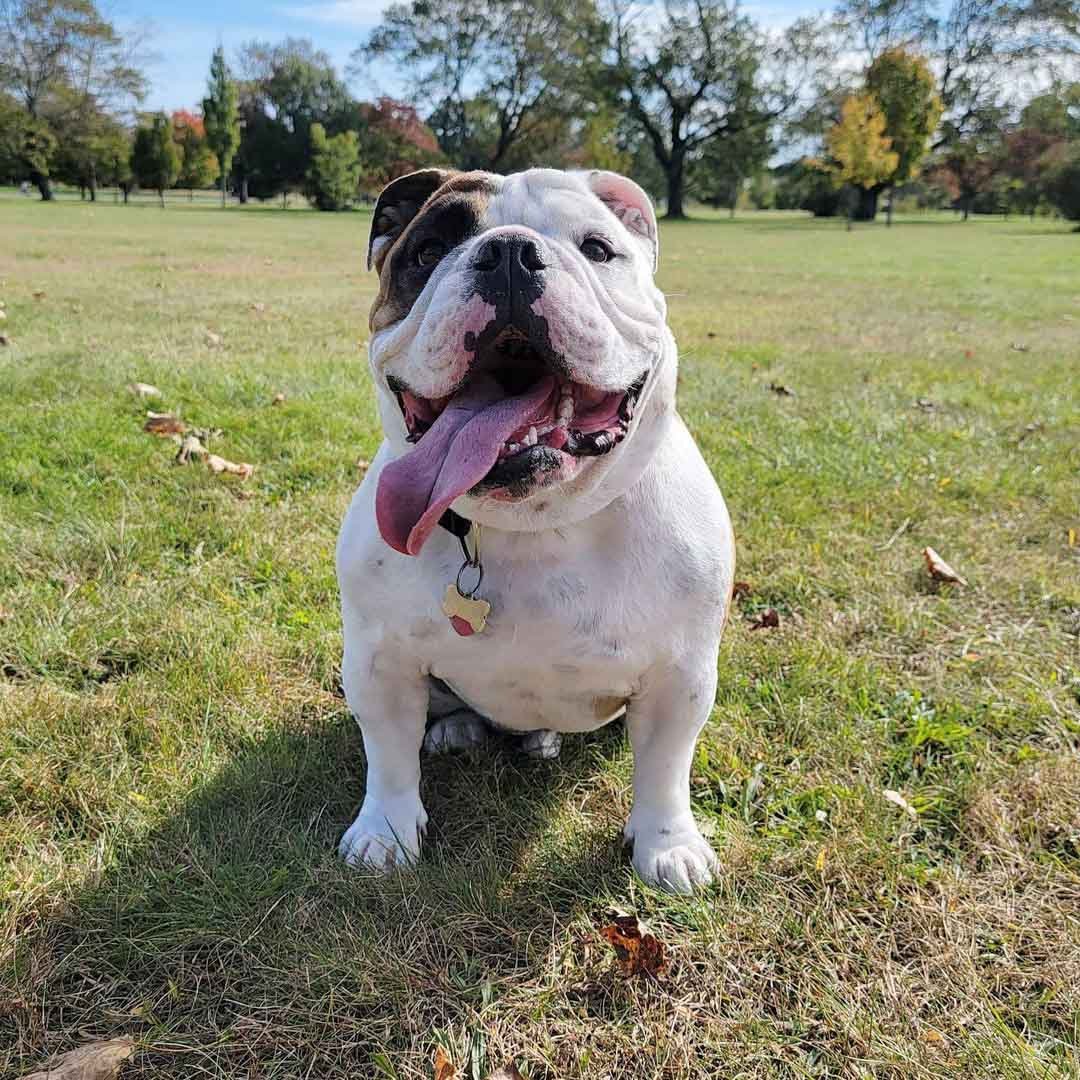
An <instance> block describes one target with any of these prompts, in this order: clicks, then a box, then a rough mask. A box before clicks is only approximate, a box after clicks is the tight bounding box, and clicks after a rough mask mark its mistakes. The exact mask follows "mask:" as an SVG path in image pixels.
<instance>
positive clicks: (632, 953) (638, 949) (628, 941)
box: [600, 911, 667, 978]
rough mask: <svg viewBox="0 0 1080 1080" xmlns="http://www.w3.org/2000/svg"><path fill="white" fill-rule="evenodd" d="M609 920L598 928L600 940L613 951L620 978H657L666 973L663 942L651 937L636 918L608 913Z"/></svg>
mask: <svg viewBox="0 0 1080 1080" xmlns="http://www.w3.org/2000/svg"><path fill="white" fill-rule="evenodd" d="M607 918H608V919H609V920H611V921H610V922H609V923H608V924H607V925H606V926H602V927H600V936H601V937H602V938H604V939H605V940H606V941H607V942H608V943H609V944H610V945H611V947H612V948H613V949H614V950H615V959H616V960H617V961H618V964H619V971H621V972H622V974H623V975H628V976H629V975H641V974H647V975H652V976H653V977H654V978H657V977H659V976H660V975H662V974H663V973H664V972H665V971H666V970H667V957H666V955H665V951H664V945H663V942H661V941H659V940H658V939H657V938H656V937H655V936H654V935H653V934H650V933H649V932H648V931H647V930H646V929H645V927H644V926H642V924H641V922H640V920H639V919H638V917H637V916H636V915H620V914H619V913H618V912H616V911H609V912H608V913H607Z"/></svg>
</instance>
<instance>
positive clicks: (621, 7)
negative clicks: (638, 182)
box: [609, 0, 820, 218]
mask: <svg viewBox="0 0 1080 1080" xmlns="http://www.w3.org/2000/svg"><path fill="white" fill-rule="evenodd" d="M615 2H616V7H615V9H614V27H613V51H614V56H613V60H612V64H611V67H610V71H609V77H610V78H611V80H612V82H613V84H614V85H615V86H616V88H617V93H618V96H619V98H620V100H621V102H622V105H623V107H624V108H625V109H626V111H627V113H628V115H629V118H630V119H631V120H632V122H633V123H634V124H635V125H636V126H637V127H638V128H639V129H640V131H641V132H642V134H643V135H644V136H645V137H646V138H647V140H648V142H649V144H650V146H651V147H652V150H653V153H654V155H655V157H656V161H657V163H658V164H659V166H660V167H661V169H662V170H663V172H664V175H665V177H666V180H667V216H668V217H669V218H682V217H685V216H686V209H685V197H686V183H687V174H688V170H689V168H690V166H691V165H692V163H693V161H694V159H695V158H696V157H697V155H698V154H699V152H700V151H701V149H702V148H703V147H704V146H705V144H707V143H711V144H714V146H719V144H720V143H722V142H723V141H724V140H726V139H729V138H733V137H735V136H737V135H741V134H742V133H744V132H752V131H755V130H767V129H768V128H769V127H770V126H771V125H772V124H774V123H775V122H777V121H778V120H779V119H780V118H781V117H783V116H785V114H788V113H789V112H790V111H791V110H792V109H793V108H794V106H795V105H796V104H797V102H798V100H799V85H800V83H801V82H802V81H803V79H804V78H805V77H806V73H807V71H809V69H810V67H811V66H812V64H813V63H814V62H815V61H816V60H817V59H818V58H819V56H820V53H819V50H818V44H817V42H816V40H815V35H814V32H813V27H812V26H811V25H810V24H808V23H805V22H801V23H796V24H795V25H794V26H793V27H792V28H791V29H790V30H789V32H788V37H787V40H786V42H777V41H773V40H771V39H769V38H768V37H767V36H766V35H765V34H763V33H762V32H761V31H760V30H759V29H758V28H757V27H756V26H755V25H754V23H752V22H751V21H750V20H749V19H748V18H747V17H746V16H745V15H742V14H740V13H739V11H738V8H737V7H736V6H735V4H734V3H729V2H728V0H667V2H666V3H665V5H664V8H663V15H662V17H661V18H660V20H659V22H653V23H650V24H649V25H647V26H642V25H641V23H642V19H641V10H642V9H641V8H640V7H639V6H637V5H633V4H631V3H630V2H629V0H615ZM796 58H797V59H798V61H799V63H800V65H801V67H802V68H803V71H802V74H801V75H800V74H799V73H797V72H796V71H795V70H794V68H793V61H794V60H795V59H796Z"/></svg>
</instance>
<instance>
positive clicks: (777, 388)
mask: <svg viewBox="0 0 1080 1080" xmlns="http://www.w3.org/2000/svg"><path fill="white" fill-rule="evenodd" d="M769 389H770V390H771V391H772V392H773V393H774V394H776V395H777V396H779V397H794V396H795V391H794V390H792V389H791V387H790V386H785V385H784V384H783V383H778V382H771V383H769Z"/></svg>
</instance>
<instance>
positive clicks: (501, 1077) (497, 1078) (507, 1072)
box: [488, 1061, 525, 1080]
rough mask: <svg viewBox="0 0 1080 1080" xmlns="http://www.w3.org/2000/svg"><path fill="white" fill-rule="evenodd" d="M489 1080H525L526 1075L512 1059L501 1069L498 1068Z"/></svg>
mask: <svg viewBox="0 0 1080 1080" xmlns="http://www.w3.org/2000/svg"><path fill="white" fill-rule="evenodd" d="M488 1080H525V1077H524V1076H522V1075H521V1073H520V1072H518V1067H517V1066H516V1065H515V1064H514V1063H513V1062H512V1061H511V1062H510V1063H509V1064H507V1065H504V1066H503V1067H502V1068H501V1069H496V1070H495V1071H494V1072H493V1073H492V1074H491V1075H490V1076H489V1077H488Z"/></svg>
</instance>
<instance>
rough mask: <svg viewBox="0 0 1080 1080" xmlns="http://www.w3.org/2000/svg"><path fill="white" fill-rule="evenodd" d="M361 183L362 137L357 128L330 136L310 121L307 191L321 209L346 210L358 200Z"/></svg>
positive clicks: (320, 125) (321, 127)
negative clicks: (360, 139) (357, 132)
mask: <svg viewBox="0 0 1080 1080" xmlns="http://www.w3.org/2000/svg"><path fill="white" fill-rule="evenodd" d="M359 183H360V150H359V139H358V138H357V134H356V132H355V131H343V132H342V133H341V134H340V135H334V136H333V137H332V138H331V137H327V134H326V129H325V128H324V127H323V126H322V124H312V125H311V167H310V169H309V170H308V175H307V190H306V192H305V193H306V194H307V196H308V198H309V199H311V201H312V202H313V203H314V204H315V205H316V206H317V207H318V208H319V209H320V210H345V209H348V207H350V206H351V205H352V204H353V202H355V201H356V197H357V193H358V187H359Z"/></svg>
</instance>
